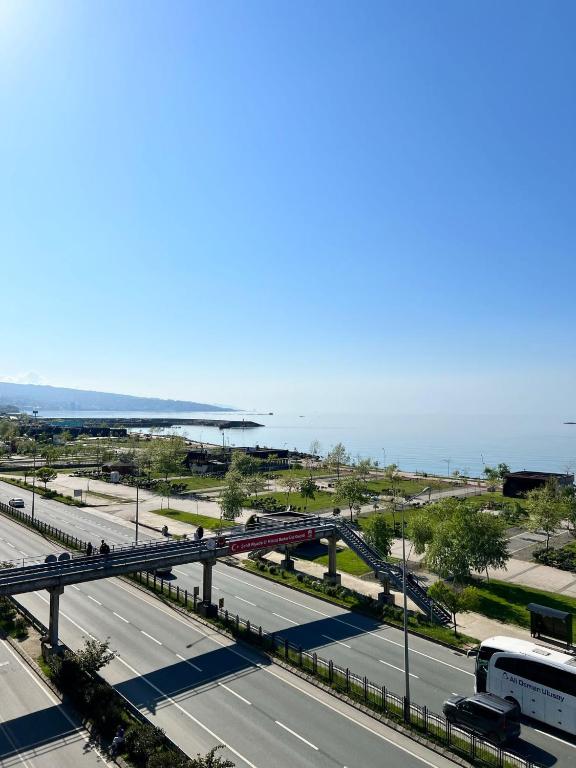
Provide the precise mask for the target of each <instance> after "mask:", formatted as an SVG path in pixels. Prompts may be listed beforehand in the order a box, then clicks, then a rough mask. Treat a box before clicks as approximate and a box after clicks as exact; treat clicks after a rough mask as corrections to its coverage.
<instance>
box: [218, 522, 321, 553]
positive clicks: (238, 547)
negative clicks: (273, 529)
mask: <svg viewBox="0 0 576 768" xmlns="http://www.w3.org/2000/svg"><path fill="white" fill-rule="evenodd" d="M315 538H316V531H315V530H314V528H305V529H304V530H299V531H283V532H282V533H269V534H267V535H266V536H253V537H252V538H251V539H236V540H235V541H231V542H230V552H233V553H234V554H236V553H237V552H249V551H250V550H251V549H264V548H265V547H279V546H281V545H282V544H298V543H299V542H302V541H312V540H313V539H315Z"/></svg>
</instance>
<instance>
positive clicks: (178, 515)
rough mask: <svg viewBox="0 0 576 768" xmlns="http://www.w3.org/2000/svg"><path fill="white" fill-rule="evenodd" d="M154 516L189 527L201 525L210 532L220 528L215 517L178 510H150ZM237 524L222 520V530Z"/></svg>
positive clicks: (218, 521)
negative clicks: (185, 524) (166, 518)
mask: <svg viewBox="0 0 576 768" xmlns="http://www.w3.org/2000/svg"><path fill="white" fill-rule="evenodd" d="M151 512H153V513H154V514H155V515H161V516H162V517H168V518H169V519H171V520H178V521H179V522H180V523H188V524H189V525H201V526H202V527H203V528H206V529H207V530H210V531H217V530H218V528H219V526H220V520H219V519H218V518H216V517H208V515H196V514H194V512H181V511H180V510H178V509H152V510H151ZM235 525H237V523H233V522H232V521H230V520H222V527H223V528H233V527H234V526H235Z"/></svg>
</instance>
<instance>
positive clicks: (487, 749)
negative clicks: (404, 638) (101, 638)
mask: <svg viewBox="0 0 576 768" xmlns="http://www.w3.org/2000/svg"><path fill="white" fill-rule="evenodd" d="M0 512H2V513H3V514H6V515H7V516H9V517H11V518H13V519H15V520H17V521H19V522H21V523H22V524H24V525H27V526H28V527H30V528H33V529H35V530H38V531H39V532H41V533H44V534H45V535H47V536H49V537H50V538H52V539H54V540H55V541H58V542H61V543H63V544H66V546H69V547H71V548H74V549H78V550H84V549H85V547H86V543H85V542H83V541H81V540H79V539H78V538H76V537H74V536H70V535H69V534H67V533H65V532H64V531H61V530H59V529H58V528H55V527H54V526H51V525H48V524H47V523H44V522H43V521H41V520H38V519H37V518H36V519H35V520H34V521H32V520H31V518H30V516H29V515H27V514H26V513H24V512H21V511H20V510H18V509H13V508H12V507H9V506H8V505H6V504H3V503H1V502H0ZM127 578H128V579H130V580H131V581H134V582H136V583H137V584H139V585H141V586H143V587H145V588H147V589H149V590H150V591H152V592H154V593H155V594H157V595H160V596H162V597H164V598H165V599H167V600H168V601H170V602H172V603H174V604H176V605H178V606H179V607H181V608H184V609H185V610H186V611H188V612H190V613H195V614H196V613H198V610H199V606H200V602H199V600H198V596H197V592H196V590H194V592H192V593H191V592H189V591H188V590H187V589H182V588H181V587H180V586H179V585H173V584H172V582H171V581H170V580H166V579H162V578H161V577H159V576H157V575H156V573H149V572H148V571H145V572H142V571H141V572H136V573H134V574H130V575H128V576H127ZM10 599H11V600H12V601H13V602H14V603H15V604H17V605H18V606H19V605H20V604H19V603H17V601H16V600H15V599H14V598H10ZM203 620H204V621H207V622H208V623H210V624H212V625H216V626H218V627H219V628H220V629H222V630H224V631H226V632H228V633H229V634H230V635H232V636H233V637H235V638H238V639H239V640H243V641H244V642H246V643H248V644H250V645H252V646H256V647H258V648H259V649H260V650H261V651H262V652H264V653H266V654H268V655H269V656H270V657H272V658H275V659H278V660H279V661H280V662H282V663H283V664H286V665H288V666H289V667H290V668H292V669H294V670H295V671H297V672H299V673H300V674H302V675H304V676H305V677H306V679H307V680H308V681H309V682H311V683H313V684H316V685H318V686H319V687H321V688H323V689H324V690H326V691H328V692H330V693H333V694H335V695H337V696H340V697H344V698H345V700H346V701H347V702H348V703H349V704H351V705H353V706H356V707H357V708H359V709H361V710H362V711H364V712H367V713H369V714H371V715H373V716H376V717H378V718H380V719H382V720H383V721H384V722H388V723H390V724H392V725H396V726H398V727H401V728H402V729H403V730H405V731H406V732H407V734H408V735H410V736H413V737H415V738H417V739H419V738H424V739H425V740H426V742H427V743H428V745H429V746H432V747H433V748H436V749H437V751H438V750H439V749H440V750H442V749H444V750H447V751H449V752H450V753H452V754H454V755H456V756H458V757H461V758H464V759H465V760H467V761H468V762H470V763H471V764H473V765H478V766H488V767H489V768H538V766H537V764H536V763H533V762H531V761H529V760H526V759H525V758H523V757H521V756H520V755H517V754H515V753H513V752H511V751H508V750H505V749H503V748H502V747H500V746H497V745H495V744H492V743H491V742H488V741H486V740H484V739H481V738H479V737H477V736H475V735H474V734H472V733H469V732H467V731H464V730H462V729H460V728H458V727H456V726H453V725H452V724H451V723H449V722H448V721H447V720H446V718H445V717H443V716H442V715H438V714H436V713H434V712H431V711H430V710H429V709H428V708H427V707H423V706H421V705H419V704H416V703H415V702H413V701H410V702H408V701H406V699H405V698H404V697H403V696H400V695H398V694H397V693H394V692H393V691H390V690H389V689H388V688H386V686H383V685H380V684H377V683H374V682H372V681H370V680H368V679H367V678H366V677H363V676H360V675H357V674H356V673H354V672H353V671H351V670H350V669H347V668H343V667H340V666H339V665H337V664H335V663H334V662H333V661H332V660H331V659H324V658H323V657H321V656H318V654H317V653H315V652H310V651H307V650H305V649H304V648H302V647H301V646H297V645H294V644H293V643H291V642H290V641H289V640H288V639H287V638H284V637H283V636H282V634H281V633H278V632H268V631H266V630H265V629H263V628H262V627H261V626H259V625H255V624H254V623H251V622H250V621H249V620H248V619H243V618H241V617H240V616H239V615H238V614H232V613H229V612H228V611H227V610H225V609H224V608H217V609H216V615H215V617H214V618H212V619H207V618H204V619H203ZM44 630H46V628H45V627H44ZM46 631H47V630H46ZM112 690H114V689H112ZM118 695H119V696H120V694H118ZM122 698H123V697H122ZM126 705H127V708H129V707H132V705H131V703H130V702H129V701H128V700H126ZM134 709H135V708H134ZM135 712H138V716H140V717H144V716H143V715H141V713H139V711H138V710H135ZM135 712H134V713H132V714H134V716H135V717H136V714H135ZM146 722H147V723H148V721H146ZM151 727H153V726H151ZM170 765H171V763H166V764H163V763H158V764H157V768H160V766H162V768H168V767H169V766H170Z"/></svg>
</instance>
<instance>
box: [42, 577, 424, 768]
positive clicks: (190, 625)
mask: <svg viewBox="0 0 576 768" xmlns="http://www.w3.org/2000/svg"><path fill="white" fill-rule="evenodd" d="M229 578H235V577H234V576H232V577H229ZM236 580H237V581H241V579H236ZM115 586H117V587H119V588H120V589H123V590H124V591H125V592H128V593H129V594H130V595H132V597H133V598H134V597H135V598H137V599H138V600H141V601H142V602H143V603H147V604H148V605H150V606H152V607H153V608H155V609H156V610H157V611H160V613H164V614H166V616H169V617H170V618H172V619H174V620H175V621H178V622H179V623H180V624H184V625H185V626H187V627H188V629H192V630H194V631H195V632H197V633H198V634H199V635H202V636H203V637H205V638H206V639H208V640H211V641H212V642H213V643H215V644H216V645H219V646H221V647H222V648H225V649H226V650H228V651H230V653H233V654H235V655H236V656H239V657H240V658H241V659H243V660H244V661H248V662H249V663H250V664H251V665H252V666H256V667H258V668H259V669H261V670H263V671H264V672H266V674H268V675H272V677H275V678H277V679H278V680H280V682H281V683H283V684H284V685H289V686H290V687H291V688H294V690H296V691H298V692H299V693H301V694H303V695H304V696H308V698H310V699H312V700H313V701H314V702H316V704H321V705H322V706H323V707H325V708H326V709H329V710H330V711H331V712H334V713H335V714H337V715H340V716H341V717H344V718H346V720H349V721H350V722H351V723H354V725H357V726H358V727H359V728H362V729H364V730H365V731H368V733H371V734H372V735H373V736H376V738H378V739H380V740H381V741H384V742H386V744H390V746H392V747H395V748H396V749H399V750H400V751H401V752H404V753H405V754H406V755H410V757H413V758H414V759H415V760H418V761H419V762H421V763H423V764H424V765H427V766H429V768H438V765H437V764H436V763H431V762H430V761H429V760H427V759H426V758H425V757H422V756H421V755H418V754H416V752H413V751H412V750H411V749H408V747H405V746H403V745H402V744H399V743H398V742H396V741H393V740H392V739H391V738H390V737H388V736H384V734H383V733H379V732H378V731H375V730H374V729H373V728H370V726H368V725H366V724H365V723H362V722H361V721H360V720H357V719H356V718H355V717H353V716H352V715H349V714H347V713H346V712H342V710H340V709H337V708H336V707H335V706H334V705H332V704H329V703H328V702H327V701H323V700H322V699H319V698H318V694H317V692H316V691H315V692H314V693H312V692H310V691H307V690H306V689H305V688H301V687H300V686H299V685H297V684H296V683H294V682H292V681H291V680H288V679H286V678H285V677H283V676H282V675H279V674H278V673H277V672H274V670H272V669H269V668H268V666H267V665H265V664H261V663H255V662H254V661H253V660H252V659H251V658H249V657H248V656H246V655H245V654H244V653H242V652H241V651H239V650H238V649H237V648H235V647H231V646H230V645H229V644H228V643H226V642H225V641H223V640H220V639H219V638H218V637H216V636H215V635H209V634H208V633H207V632H203V631H202V630H200V629H197V628H196V627H194V625H193V623H192V621H185V620H184V619H181V618H180V617H179V616H178V615H177V614H175V613H174V611H167V610H165V609H164V608H162V607H161V605H160V604H159V603H158V601H152V600H147V599H146V598H145V597H144V596H143V595H142V594H140V593H139V592H137V591H136V590H134V589H130V588H128V587H125V586H124V585H123V584H121V583H120V582H118V583H117V584H116V585H115ZM256 589H262V587H256ZM262 591H263V592H268V590H266V589H262ZM270 594H274V593H273V592H271V593H270ZM282 599H283V600H288V598H286V597H283V598H282ZM46 602H48V600H47V599H46ZM288 602H290V603H294V600H288ZM295 605H298V603H295ZM310 610H312V611H314V612H315V613H320V611H315V609H314V608H311V609H310ZM325 615H328V614H325ZM94 639H95V638H94ZM118 660H119V661H120V662H122V663H123V664H126V666H127V667H129V668H130V665H129V664H127V662H125V661H124V659H121V658H118ZM130 669H131V671H132V672H134V673H135V674H137V675H138V676H140V673H139V672H138V671H137V670H135V669H133V668H130ZM145 682H146V683H147V684H148V685H150V686H151V687H152V688H155V689H156V691H157V692H158V693H160V694H162V695H163V696H165V697H166V699H168V700H169V701H170V702H171V703H173V704H175V706H176V707H177V708H178V709H180V710H182V712H183V713H184V714H185V715H186V716H187V717H189V718H191V719H192V720H193V721H194V722H197V723H198V725H200V727H202V728H204V730H206V731H207V732H208V733H210V735H212V736H214V738H217V739H218V741H220V742H221V743H222V744H224V746H226V747H228V749H230V751H231V752H233V753H234V754H236V755H238V757H240V758H241V759H242V760H244V762H246V763H247V764H248V765H250V766H252V768H256V767H255V766H253V765H252V763H250V762H249V761H248V760H246V758H245V757H242V755H240V754H239V753H238V752H236V751H235V750H234V749H233V748H232V747H231V746H230V745H229V744H227V743H226V742H225V741H223V740H222V739H220V738H219V737H218V736H216V735H215V734H213V733H212V732H211V731H209V730H208V728H207V727H206V726H204V725H203V724H202V723H200V721H198V720H196V718H194V717H193V716H192V715H191V714H190V713H189V712H187V711H186V710H185V709H183V708H182V707H180V705H178V704H177V703H176V702H175V701H174V700H173V699H171V698H170V696H168V695H167V694H165V693H164V691H162V690H160V689H159V688H157V687H156V686H155V685H154V684H153V683H151V682H150V681H149V680H146V681H145Z"/></svg>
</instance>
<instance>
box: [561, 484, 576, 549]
mask: <svg viewBox="0 0 576 768" xmlns="http://www.w3.org/2000/svg"><path fill="white" fill-rule="evenodd" d="M561 495H562V502H563V504H564V519H565V520H566V524H567V526H568V531H569V532H570V535H571V536H574V537H576V488H574V486H573V485H572V486H570V487H569V488H563V489H562V491H561Z"/></svg>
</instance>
